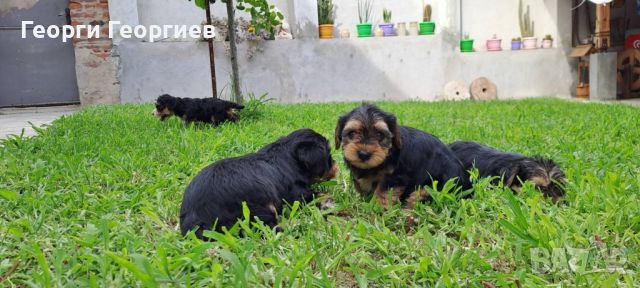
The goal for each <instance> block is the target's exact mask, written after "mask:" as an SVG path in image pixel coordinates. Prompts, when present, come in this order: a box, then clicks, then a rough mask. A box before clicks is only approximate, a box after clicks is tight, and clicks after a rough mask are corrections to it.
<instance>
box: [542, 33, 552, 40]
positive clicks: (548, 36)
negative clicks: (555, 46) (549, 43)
mask: <svg viewBox="0 0 640 288" xmlns="http://www.w3.org/2000/svg"><path fill="white" fill-rule="evenodd" d="M544 40H553V37H551V34H547V35H545V36H544Z"/></svg>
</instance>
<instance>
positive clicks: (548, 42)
mask: <svg viewBox="0 0 640 288" xmlns="http://www.w3.org/2000/svg"><path fill="white" fill-rule="evenodd" d="M552 46H553V37H551V35H549V34H547V35H546V36H544V39H542V48H545V49H549V48H551V47H552Z"/></svg>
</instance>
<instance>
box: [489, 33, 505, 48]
mask: <svg viewBox="0 0 640 288" xmlns="http://www.w3.org/2000/svg"><path fill="white" fill-rule="evenodd" d="M500 50H502V39H498V36H497V35H496V34H493V37H492V38H491V39H489V40H487V51H500Z"/></svg>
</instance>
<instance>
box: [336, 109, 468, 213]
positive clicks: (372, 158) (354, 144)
mask: <svg viewBox="0 0 640 288" xmlns="http://www.w3.org/2000/svg"><path fill="white" fill-rule="evenodd" d="M335 138H336V148H339V147H341V146H342V148H343V155H344V159H345V162H346V165H347V167H348V168H349V170H350V171H351V176H352V179H353V183H354V185H355V188H356V190H358V192H360V193H361V194H364V195H370V194H373V195H374V196H375V197H376V198H377V199H378V201H379V203H380V204H381V205H382V206H383V207H389V206H390V205H393V204H394V203H395V202H397V201H401V202H402V203H403V204H404V207H405V209H410V208H412V207H413V205H414V204H415V203H416V202H417V201H420V200H423V199H424V197H425V196H426V195H427V194H426V192H425V191H424V190H422V187H423V186H432V182H433V181H437V183H438V187H439V188H442V186H443V185H444V184H445V182H447V181H448V180H449V179H454V178H457V179H458V180H457V181H458V183H459V184H460V185H461V186H462V187H463V188H468V187H469V183H468V178H465V171H464V169H463V168H462V164H460V161H458V159H457V158H456V157H455V156H454V155H453V153H452V152H451V150H449V148H448V147H447V146H446V145H445V144H443V143H442V142H440V140H439V139H438V138H436V137H435V136H433V135H431V134H429V133H426V132H423V131H420V130H417V129H414V128H411V127H406V126H400V125H398V123H397V121H396V117H395V116H394V115H393V114H391V113H387V112H384V111H382V110H380V109H379V108H378V107H376V106H374V105H363V106H361V107H358V108H355V109H354V110H352V111H351V112H349V113H347V114H345V115H343V116H342V117H340V119H339V120H338V125H337V127H336V134H335ZM390 192H391V195H389V193H390ZM389 198H390V199H391V201H392V203H389V201H388V199H389Z"/></svg>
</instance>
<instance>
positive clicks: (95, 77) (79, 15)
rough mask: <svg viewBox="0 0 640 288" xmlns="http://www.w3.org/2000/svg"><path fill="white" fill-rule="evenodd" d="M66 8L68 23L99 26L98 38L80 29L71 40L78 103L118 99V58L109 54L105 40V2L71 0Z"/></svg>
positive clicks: (111, 101)
mask: <svg viewBox="0 0 640 288" xmlns="http://www.w3.org/2000/svg"><path fill="white" fill-rule="evenodd" d="M69 10H70V15H71V25H73V26H77V25H90V26H100V37H99V38H97V39H96V38H90V39H89V38H88V37H87V31H86V30H83V31H81V32H82V33H80V35H78V36H76V37H75V38H74V41H73V42H74V47H75V54H76V74H77V76H78V88H79V90H80V102H81V103H82V104H83V105H90V104H103V103H118V102H120V96H119V83H118V81H117V80H116V71H117V63H118V59H116V58H114V57H112V49H113V41H112V39H109V19H110V17H109V1H108V0H71V1H69ZM76 31H77V30H76Z"/></svg>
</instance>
